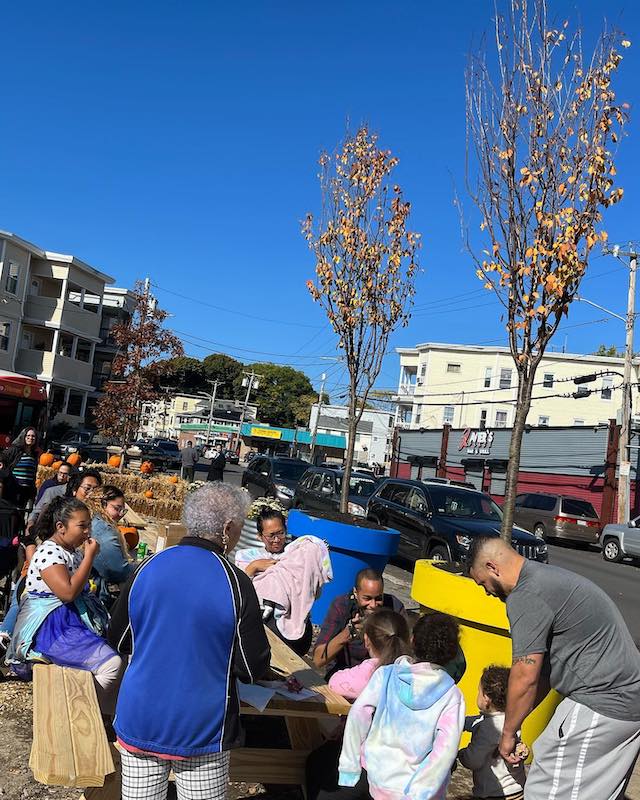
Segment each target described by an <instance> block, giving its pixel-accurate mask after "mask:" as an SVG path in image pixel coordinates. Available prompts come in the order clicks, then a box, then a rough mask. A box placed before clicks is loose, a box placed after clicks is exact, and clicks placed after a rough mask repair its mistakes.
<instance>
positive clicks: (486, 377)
mask: <svg viewBox="0 0 640 800" xmlns="http://www.w3.org/2000/svg"><path fill="white" fill-rule="evenodd" d="M491 375H492V370H491V367H487V368H486V369H485V371H484V388H485V389H490V388H491Z"/></svg>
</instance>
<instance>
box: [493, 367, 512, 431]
mask: <svg viewBox="0 0 640 800" xmlns="http://www.w3.org/2000/svg"><path fill="white" fill-rule="evenodd" d="M509 372H511V370H509ZM506 427H507V412H506V411H496V428H506Z"/></svg>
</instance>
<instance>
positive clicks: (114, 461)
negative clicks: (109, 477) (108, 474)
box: [107, 456, 122, 469]
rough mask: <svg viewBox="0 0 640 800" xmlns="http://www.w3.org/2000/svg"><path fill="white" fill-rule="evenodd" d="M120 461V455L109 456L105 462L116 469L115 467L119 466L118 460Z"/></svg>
mask: <svg viewBox="0 0 640 800" xmlns="http://www.w3.org/2000/svg"><path fill="white" fill-rule="evenodd" d="M121 461H122V458H121V457H120V456H109V460H108V461H107V464H108V465H109V466H110V467H116V469H117V468H118V467H119V466H120V462H121Z"/></svg>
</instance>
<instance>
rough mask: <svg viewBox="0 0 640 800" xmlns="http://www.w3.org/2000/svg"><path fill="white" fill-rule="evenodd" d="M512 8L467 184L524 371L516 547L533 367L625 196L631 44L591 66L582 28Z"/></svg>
mask: <svg viewBox="0 0 640 800" xmlns="http://www.w3.org/2000/svg"><path fill="white" fill-rule="evenodd" d="M506 6H507V9H506V13H505V14H504V15H497V17H496V20H495V46H496V57H495V60H494V61H493V62H491V63H489V61H488V59H487V57H486V54H485V53H484V52H480V53H476V54H473V55H472V56H471V57H470V60H469V66H468V70H467V76H466V99H467V130H468V166H467V183H468V190H469V193H470V195H471V197H472V199H473V201H474V203H475V205H476V206H477V208H478V210H479V212H480V216H481V225H480V228H481V231H482V232H483V236H484V237H485V241H486V239H488V242H487V244H486V248H487V249H484V250H482V252H481V253H480V251H479V249H476V245H475V241H474V242H472V240H471V238H470V237H469V234H468V232H466V233H465V235H466V238H467V245H468V247H469V250H470V252H471V253H472V255H473V258H474V261H475V264H476V270H477V275H478V278H479V279H480V280H481V281H482V282H483V284H484V286H485V288H487V289H488V290H490V291H492V292H494V293H495V294H496V295H497V297H498V299H499V301H500V303H501V304H502V306H503V308H504V313H505V318H506V327H507V333H508V338H509V347H510V350H511V355H512V356H513V359H514V362H515V367H516V372H517V375H518V392H517V405H516V410H515V418H514V423H513V431H512V436H511V444H510V448H509V465H508V468H507V475H506V490H505V501H504V506H503V510H504V516H503V522H502V536H503V538H505V539H506V540H507V541H510V540H511V528H512V525H513V508H514V503H515V496H516V493H517V481H518V471H519V466H520V448H521V443H522V435H523V432H524V428H525V423H526V420H527V415H528V413H529V408H530V406H531V395H532V389H533V385H534V380H535V375H536V370H537V368H538V366H539V364H540V360H541V359H542V357H543V355H544V352H545V349H546V347H547V346H548V344H549V342H550V341H551V339H552V338H553V336H554V334H555V333H556V331H557V330H558V326H559V325H560V323H561V321H562V319H563V318H564V317H566V315H567V314H568V311H569V306H570V304H571V302H572V300H573V299H574V298H575V297H576V294H577V292H578V289H579V287H580V283H581V281H582V279H583V277H584V275H585V273H586V270H587V266H588V264H589V256H590V254H591V253H592V251H593V248H594V247H595V246H596V245H597V244H598V242H602V243H604V242H606V240H607V233H606V231H605V230H603V228H602V224H601V223H602V213H603V211H604V209H606V208H608V207H609V206H611V205H613V204H614V203H617V202H618V201H620V200H621V199H622V195H623V190H622V189H621V188H619V187H616V186H615V175H616V169H615V164H614V160H615V150H616V144H617V142H618V141H619V139H620V137H621V132H622V129H623V127H624V124H625V121H626V110H627V108H628V106H627V105H626V104H624V103H623V104H620V103H618V102H617V100H616V94H615V91H614V88H613V79H614V77H615V73H616V71H617V69H618V67H619V65H620V62H621V60H622V55H621V52H620V48H625V47H628V46H629V45H630V42H628V41H626V40H625V39H624V38H623V37H622V36H621V35H620V34H618V33H616V32H613V31H604V32H603V33H602V35H601V36H600V38H599V40H598V42H597V45H596V46H595V49H594V51H593V53H592V55H591V57H590V58H588V59H585V56H584V51H583V45H582V37H581V33H580V31H579V30H577V31H574V32H570V29H569V24H568V22H564V23H563V24H561V25H558V26H554V25H552V24H550V22H549V20H548V10H547V3H546V0H531V2H528V1H527V0H506Z"/></svg>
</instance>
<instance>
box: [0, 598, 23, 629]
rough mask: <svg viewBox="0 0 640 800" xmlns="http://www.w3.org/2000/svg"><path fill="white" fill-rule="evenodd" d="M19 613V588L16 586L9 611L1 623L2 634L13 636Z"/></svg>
mask: <svg viewBox="0 0 640 800" xmlns="http://www.w3.org/2000/svg"><path fill="white" fill-rule="evenodd" d="M18 611H20V603H18V587H17V586H16V587H15V588H14V590H13V593H12V595H11V605H10V606H9V610H8V611H7V613H6V614H5V617H4V619H3V620H2V622H0V633H8V634H9V635H10V636H11V635H12V634H13V629H14V628H15V627H16V620H17V619H18Z"/></svg>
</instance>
